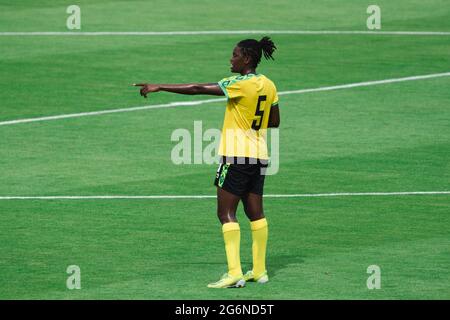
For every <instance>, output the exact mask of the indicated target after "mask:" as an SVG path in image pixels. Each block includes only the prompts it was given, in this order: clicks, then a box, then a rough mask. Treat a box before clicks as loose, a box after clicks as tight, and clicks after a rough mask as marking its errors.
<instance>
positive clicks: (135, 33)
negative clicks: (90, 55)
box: [0, 30, 450, 36]
mask: <svg viewBox="0 0 450 320" xmlns="http://www.w3.org/2000/svg"><path fill="white" fill-rule="evenodd" d="M238 34H269V35H270V34H281V35H283V34H284V35H296V34H297V35H394V36H450V32H448V31H357V30H355V31H351V30H350V31H346V30H210V31H96V32H84V31H79V32H77V31H63V32H52V31H50V32H41V31H38V32H0V36H192V35H195V36H201V35H238Z"/></svg>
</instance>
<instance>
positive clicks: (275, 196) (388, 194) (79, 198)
mask: <svg viewBox="0 0 450 320" xmlns="http://www.w3.org/2000/svg"><path fill="white" fill-rule="evenodd" d="M443 194H445V195H447V194H450V191H410V192H353V193H352V192H344V193H311V194H307V193H306V194H267V195H264V197H265V198H316V197H351V196H411V195H443ZM213 198H216V196H215V195H154V196H126V195H122V196H120V195H114V196H4V197H0V200H112V199H213Z"/></svg>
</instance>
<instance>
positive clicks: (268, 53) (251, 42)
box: [237, 37, 277, 68]
mask: <svg viewBox="0 0 450 320" xmlns="http://www.w3.org/2000/svg"><path fill="white" fill-rule="evenodd" d="M237 46H238V47H239V48H241V51H242V54H243V55H244V56H246V57H250V58H251V60H252V67H253V68H256V67H257V66H258V64H259V63H260V61H261V56H262V54H264V58H266V59H267V60H269V59H272V60H275V59H274V58H273V56H272V54H273V52H274V51H275V49H276V48H277V47H276V46H275V44H274V43H273V41H272V40H271V39H270V38H269V37H263V38H262V39H261V40H259V41H257V40H255V39H246V40H242V41H240V42H239V43H238V44H237Z"/></svg>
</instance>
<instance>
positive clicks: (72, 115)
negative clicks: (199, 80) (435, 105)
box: [0, 72, 450, 126]
mask: <svg viewBox="0 0 450 320" xmlns="http://www.w3.org/2000/svg"><path fill="white" fill-rule="evenodd" d="M448 76H450V72H445V73H434V74H427V75H420V76H412V77H403V78H393V79H385V80H375V81H365V82H356V83H349V84H342V85H336V86H329V87H319V88H312V89H301V90H293V91H281V92H279V93H278V94H279V95H288V94H303V93H309V92H318V91H329V90H339V89H349V88H356V87H367V86H373V85H380V84H387V83H395V82H404V81H415V80H423V79H431V78H439V77H448ZM221 101H225V98H216V99H207V100H197V101H184V102H183V101H181V102H171V103H167V104H157V105H150V106H141V107H130V108H121V109H111V110H103V111H91V112H81V113H70V114H62V115H55V116H47V117H38V118H28V119H17V120H9V121H2V122H0V126H7V125H14V124H19V123H27V122H38V121H50V120H59V119H66V118H79V117H87V116H96V115H102V114H109V113H118V112H132V111H141V110H147V109H157V108H172V107H178V106H197V105H202V104H205V103H213V102H221Z"/></svg>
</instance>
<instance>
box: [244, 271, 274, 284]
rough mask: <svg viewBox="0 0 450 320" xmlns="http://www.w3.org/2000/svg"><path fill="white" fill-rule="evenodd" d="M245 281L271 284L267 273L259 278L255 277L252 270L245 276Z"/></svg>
mask: <svg viewBox="0 0 450 320" xmlns="http://www.w3.org/2000/svg"><path fill="white" fill-rule="evenodd" d="M244 280H245V281H248V282H257V283H266V282H269V276H268V275H267V271H264V272H263V273H262V274H261V275H260V276H259V277H255V275H254V274H253V271H252V270H250V271H248V272H247V273H246V274H245V275H244Z"/></svg>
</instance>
